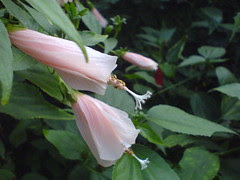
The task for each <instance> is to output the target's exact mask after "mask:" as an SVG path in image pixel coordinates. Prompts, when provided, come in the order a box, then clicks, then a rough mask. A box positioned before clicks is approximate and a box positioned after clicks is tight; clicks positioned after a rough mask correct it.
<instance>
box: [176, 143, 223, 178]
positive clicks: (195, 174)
mask: <svg viewBox="0 0 240 180" xmlns="http://www.w3.org/2000/svg"><path fill="white" fill-rule="evenodd" d="M179 166H180V171H179V175H180V177H181V179H184V180H211V179H213V178H214V177H215V176H216V175H217V172H218V170H219V167H220V162H219V158H218V156H216V155H214V154H212V153H210V152H208V151H206V150H203V149H200V148H197V147H193V148H189V149H187V150H186V151H185V152H184V155H183V158H182V159H181V161H180V162H179Z"/></svg>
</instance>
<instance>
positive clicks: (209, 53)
mask: <svg viewBox="0 0 240 180" xmlns="http://www.w3.org/2000/svg"><path fill="white" fill-rule="evenodd" d="M198 53H199V54H201V55H202V56H203V57H204V58H206V59H215V58H219V57H222V56H223V55H224V54H225V53H226V50H225V49H224V48H222V47H213V46H201V47H200V48H198Z"/></svg>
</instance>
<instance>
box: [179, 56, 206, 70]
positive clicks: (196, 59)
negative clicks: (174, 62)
mask: <svg viewBox="0 0 240 180" xmlns="http://www.w3.org/2000/svg"><path fill="white" fill-rule="evenodd" d="M204 62H206V60H205V58H203V57H202V56H197V55H193V56H190V57H189V58H187V59H185V60H184V61H183V62H181V63H180V64H179V65H178V66H179V67H185V66H192V65H196V64H201V63H204Z"/></svg>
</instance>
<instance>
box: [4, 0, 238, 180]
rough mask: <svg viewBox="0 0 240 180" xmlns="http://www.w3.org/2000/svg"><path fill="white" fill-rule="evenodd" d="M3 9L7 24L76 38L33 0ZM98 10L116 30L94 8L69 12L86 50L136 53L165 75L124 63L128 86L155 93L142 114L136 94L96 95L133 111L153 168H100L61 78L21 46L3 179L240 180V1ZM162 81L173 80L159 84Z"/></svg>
mask: <svg viewBox="0 0 240 180" xmlns="http://www.w3.org/2000/svg"><path fill="white" fill-rule="evenodd" d="M0 2H1V3H0V7H1V10H0V17H1V20H2V22H4V21H7V20H8V19H9V18H10V19H12V20H13V21H16V22H18V21H20V22H21V23H22V24H23V25H24V26H27V27H28V28H30V29H34V30H38V31H40V32H44V33H48V34H50V35H58V36H60V37H65V38H67V37H68V36H65V35H64V34H63V33H62V31H63V29H62V28H61V27H60V28H59V27H57V26H53V25H52V24H51V23H49V21H48V20H47V18H46V17H45V15H46V14H43V15H42V14H41V13H42V12H39V10H38V9H37V11H36V10H35V9H33V8H31V3H30V1H8V0H1V1H0ZM28 3H29V4H28ZM92 3H93V4H94V6H95V7H96V8H97V9H98V10H99V11H100V12H101V14H102V15H103V16H104V17H105V18H106V19H107V20H108V23H109V25H108V27H107V28H105V29H102V28H101V26H100V25H99V24H98V23H97V21H96V19H94V17H93V16H92V14H91V13H90V11H89V9H86V8H90V7H89V3H87V2H85V1H80V3H79V2H78V1H76V6H75V4H74V3H71V4H66V5H65V7H64V10H65V12H66V14H67V15H68V17H69V18H70V19H71V20H72V22H73V23H74V25H75V27H76V28H77V29H78V30H79V32H80V35H81V37H82V40H83V42H84V44H85V45H88V46H93V47H94V48H95V49H98V50H100V51H102V52H105V53H109V54H119V52H121V51H122V50H126V49H127V50H130V51H132V52H137V53H140V54H142V55H145V56H147V57H150V58H152V59H154V60H155V61H156V62H158V64H159V71H158V72H160V74H159V73H156V72H154V71H146V70H143V69H141V68H138V67H136V66H133V65H131V64H130V63H128V62H125V61H124V60H123V59H122V58H119V60H118V67H117V69H116V70H115V72H114V73H116V74H117V75H118V77H120V79H123V80H124V81H125V82H126V83H127V85H128V86H129V87H130V88H132V89H134V90H135V91H136V92H138V93H145V92H146V91H147V90H151V91H152V92H153V96H152V98H151V99H150V100H148V101H147V102H146V104H145V105H144V109H143V111H141V112H136V111H134V101H133V99H132V98H131V97H129V95H128V94H127V93H125V92H122V91H120V90H116V89H114V88H112V87H109V88H108V89H107V91H106V94H105V95H104V96H99V95H95V97H96V98H98V99H100V100H102V101H104V102H106V103H108V104H110V105H112V106H114V107H117V108H119V109H122V110H124V111H126V112H127V113H128V114H129V116H130V117H131V119H132V120H133V122H134V124H135V125H136V127H137V128H139V129H141V133H140V134H141V135H140V136H139V137H138V139H137V143H136V144H137V145H134V146H133V150H134V152H135V153H136V154H137V155H138V156H139V157H141V158H147V157H148V158H149V160H150V161H151V163H150V164H149V167H148V168H147V169H145V170H143V171H141V170H140V166H139V164H138V163H137V162H136V161H135V159H134V158H132V157H130V156H129V155H127V154H124V155H123V157H122V158H121V159H120V160H119V161H118V162H117V163H116V164H115V165H114V167H110V168H103V167H101V166H99V165H97V163H96V160H95V159H94V157H93V156H92V154H91V152H90V151H89V149H88V147H87V146H86V144H85V142H84V141H83V139H82V138H81V136H80V134H79V132H78V129H77V127H76V125H75V122H74V117H73V114H72V110H71V109H70V107H69V106H68V105H69V104H68V102H67V101H66V99H65V98H64V95H63V94H62V91H61V81H60V80H59V77H58V76H57V75H56V74H55V73H54V72H53V71H52V70H51V69H50V68H47V67H46V66H44V65H42V64H39V63H37V62H35V61H34V60H33V58H31V57H29V56H27V55H26V54H24V53H23V52H21V51H20V50H18V49H16V48H14V47H12V53H13V63H12V64H13V70H12V71H13V72H14V81H13V86H12V93H11V96H10V100H9V102H8V103H7V104H6V105H1V106H0V112H1V113H0V139H1V141H0V168H1V169H0V179H1V180H5V179H6V180H7V179H11V180H13V179H22V180H32V179H35V180H45V179H68V180H75V179H91V180H107V179H115V180H127V179H129V180H134V179H136V180H140V179H144V180H179V179H182V180H211V179H215V180H239V179H240V167H239V166H240V153H239V152H240V141H239V135H238V133H239V132H240V124H239V120H240V93H239V92H240V84H239V78H240V73H239V67H240V61H239V58H240V53H239V52H240V51H239V47H240V41H239V37H240V36H239V35H240V34H239V31H240V8H239V7H240V2H238V1H236V0H228V1H225V0H202V1H198V0H101V1H92ZM9 14H10V15H9ZM23 14H24V15H23ZM19 15H20V16H19ZM51 21H53V20H51ZM53 22H54V21H53ZM1 27H2V26H1ZM161 74H162V75H163V76H162V75H161ZM0 75H1V76H3V75H4V74H3V72H2V73H1V72H0ZM159 78H160V79H161V81H163V82H161V83H157V82H156V79H159ZM2 86H3V85H2Z"/></svg>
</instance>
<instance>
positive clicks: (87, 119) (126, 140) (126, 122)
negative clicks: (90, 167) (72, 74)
mask: <svg viewBox="0 0 240 180" xmlns="http://www.w3.org/2000/svg"><path fill="white" fill-rule="evenodd" d="M72 108H73V111H74V114H75V117H76V123H77V126H78V129H79V131H80V133H81V135H82V137H83V138H84V140H85V141H86V143H87V144H88V146H89V148H90V150H91V151H92V153H93V155H94V156H95V158H96V159H97V161H98V163H99V164H100V165H102V166H104V167H107V166H111V165H112V164H114V163H115V162H116V161H117V160H118V159H119V158H120V157H121V156H122V154H123V152H124V151H125V150H127V149H128V148H129V147H130V146H131V145H132V144H134V143H135V139H136V137H137V135H138V133H139V130H137V129H136V128H135V127H134V125H133V123H132V121H131V120H130V119H129V118H128V115H127V113H125V112H124V111H121V110H119V109H116V108H114V107H111V106H109V105H107V104H105V103H103V102H101V101H99V100H97V99H94V98H92V97H90V96H88V95H83V94H78V95H77V102H75V103H73V104H72Z"/></svg>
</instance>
